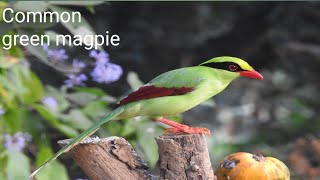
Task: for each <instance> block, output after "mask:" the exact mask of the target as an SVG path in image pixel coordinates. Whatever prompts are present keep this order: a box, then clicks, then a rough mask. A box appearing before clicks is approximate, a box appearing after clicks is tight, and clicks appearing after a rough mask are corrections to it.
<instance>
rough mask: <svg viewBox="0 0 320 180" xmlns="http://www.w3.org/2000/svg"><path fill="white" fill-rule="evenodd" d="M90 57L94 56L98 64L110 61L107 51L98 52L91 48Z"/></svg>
mask: <svg viewBox="0 0 320 180" xmlns="http://www.w3.org/2000/svg"><path fill="white" fill-rule="evenodd" d="M89 57H92V58H94V59H95V60H96V64H105V63H107V62H109V60H110V59H109V54H108V53H106V52H105V51H101V52H98V51H96V50H91V51H90V54H89Z"/></svg>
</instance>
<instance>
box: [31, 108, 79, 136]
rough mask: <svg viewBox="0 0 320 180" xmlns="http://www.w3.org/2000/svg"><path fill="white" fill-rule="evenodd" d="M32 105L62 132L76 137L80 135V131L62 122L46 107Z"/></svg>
mask: <svg viewBox="0 0 320 180" xmlns="http://www.w3.org/2000/svg"><path fill="white" fill-rule="evenodd" d="M32 107H33V108H34V109H35V110H36V111H37V112H38V113H39V114H40V115H41V116H42V117H43V118H44V119H45V120H47V122H48V123H49V124H50V125H52V126H53V127H55V128H56V129H58V130H59V131H60V132H62V133H64V134H65V135H66V136H68V137H76V136H77V135H78V131H76V130H75V129H74V128H72V127H70V126H67V125H64V124H62V122H60V121H59V120H58V119H57V118H56V117H55V116H54V114H52V112H51V111H49V110H48V109H47V108H46V107H44V106H42V105H39V104H34V105H32Z"/></svg>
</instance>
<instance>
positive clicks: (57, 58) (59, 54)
mask: <svg viewBox="0 0 320 180" xmlns="http://www.w3.org/2000/svg"><path fill="white" fill-rule="evenodd" d="M43 50H44V51H45V52H46V53H47V57H48V59H49V60H50V61H52V62H54V63H57V62H62V61H65V60H67V59H68V55H67V53H66V50H64V49H49V46H48V45H47V44H44V45H43Z"/></svg>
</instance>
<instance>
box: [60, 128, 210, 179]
mask: <svg viewBox="0 0 320 180" xmlns="http://www.w3.org/2000/svg"><path fill="white" fill-rule="evenodd" d="M156 141H157V144H158V146H159V167H160V180H214V179H215V176H214V173H213V170H212V167H211V162H210V158H209V153H208V148H207V145H206V141H205V137H204V135H198V134H195V135H163V136H160V137H157V138H156ZM69 142H70V139H66V140H61V141H59V142H58V143H59V144H60V145H61V146H63V145H66V144H67V143H69ZM146 143H147V142H146ZM68 153H69V154H70V155H71V156H72V158H73V159H74V161H75V162H76V163H77V164H78V165H79V166H80V168H81V169H82V170H83V171H84V172H85V173H86V175H87V176H88V177H89V178H90V179H92V180H154V179H159V178H158V177H155V176H152V175H150V174H149V173H148V172H147V169H148V167H147V165H146V164H145V163H144V161H143V160H142V159H141V157H140V156H139V155H138V154H137V153H136V152H135V151H134V150H133V148H132V146H131V145H130V144H129V143H128V142H127V141H126V140H125V139H123V138H120V137H108V138H104V139H99V138H87V139H86V140H85V141H83V142H81V143H80V144H78V145H77V146H75V147H73V148H72V149H71V150H70V151H69V152H68Z"/></svg>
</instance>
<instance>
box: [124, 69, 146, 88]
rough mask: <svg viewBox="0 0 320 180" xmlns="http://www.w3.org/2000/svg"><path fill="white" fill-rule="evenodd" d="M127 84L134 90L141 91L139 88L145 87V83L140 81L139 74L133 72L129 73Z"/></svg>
mask: <svg viewBox="0 0 320 180" xmlns="http://www.w3.org/2000/svg"><path fill="white" fill-rule="evenodd" d="M127 82H128V83H129V85H130V87H131V89H132V90H136V89H139V87H141V86H143V85H144V83H143V82H142V81H141V80H140V79H139V76H138V74H137V73H135V72H132V71H130V72H129V73H128V76H127Z"/></svg>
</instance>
